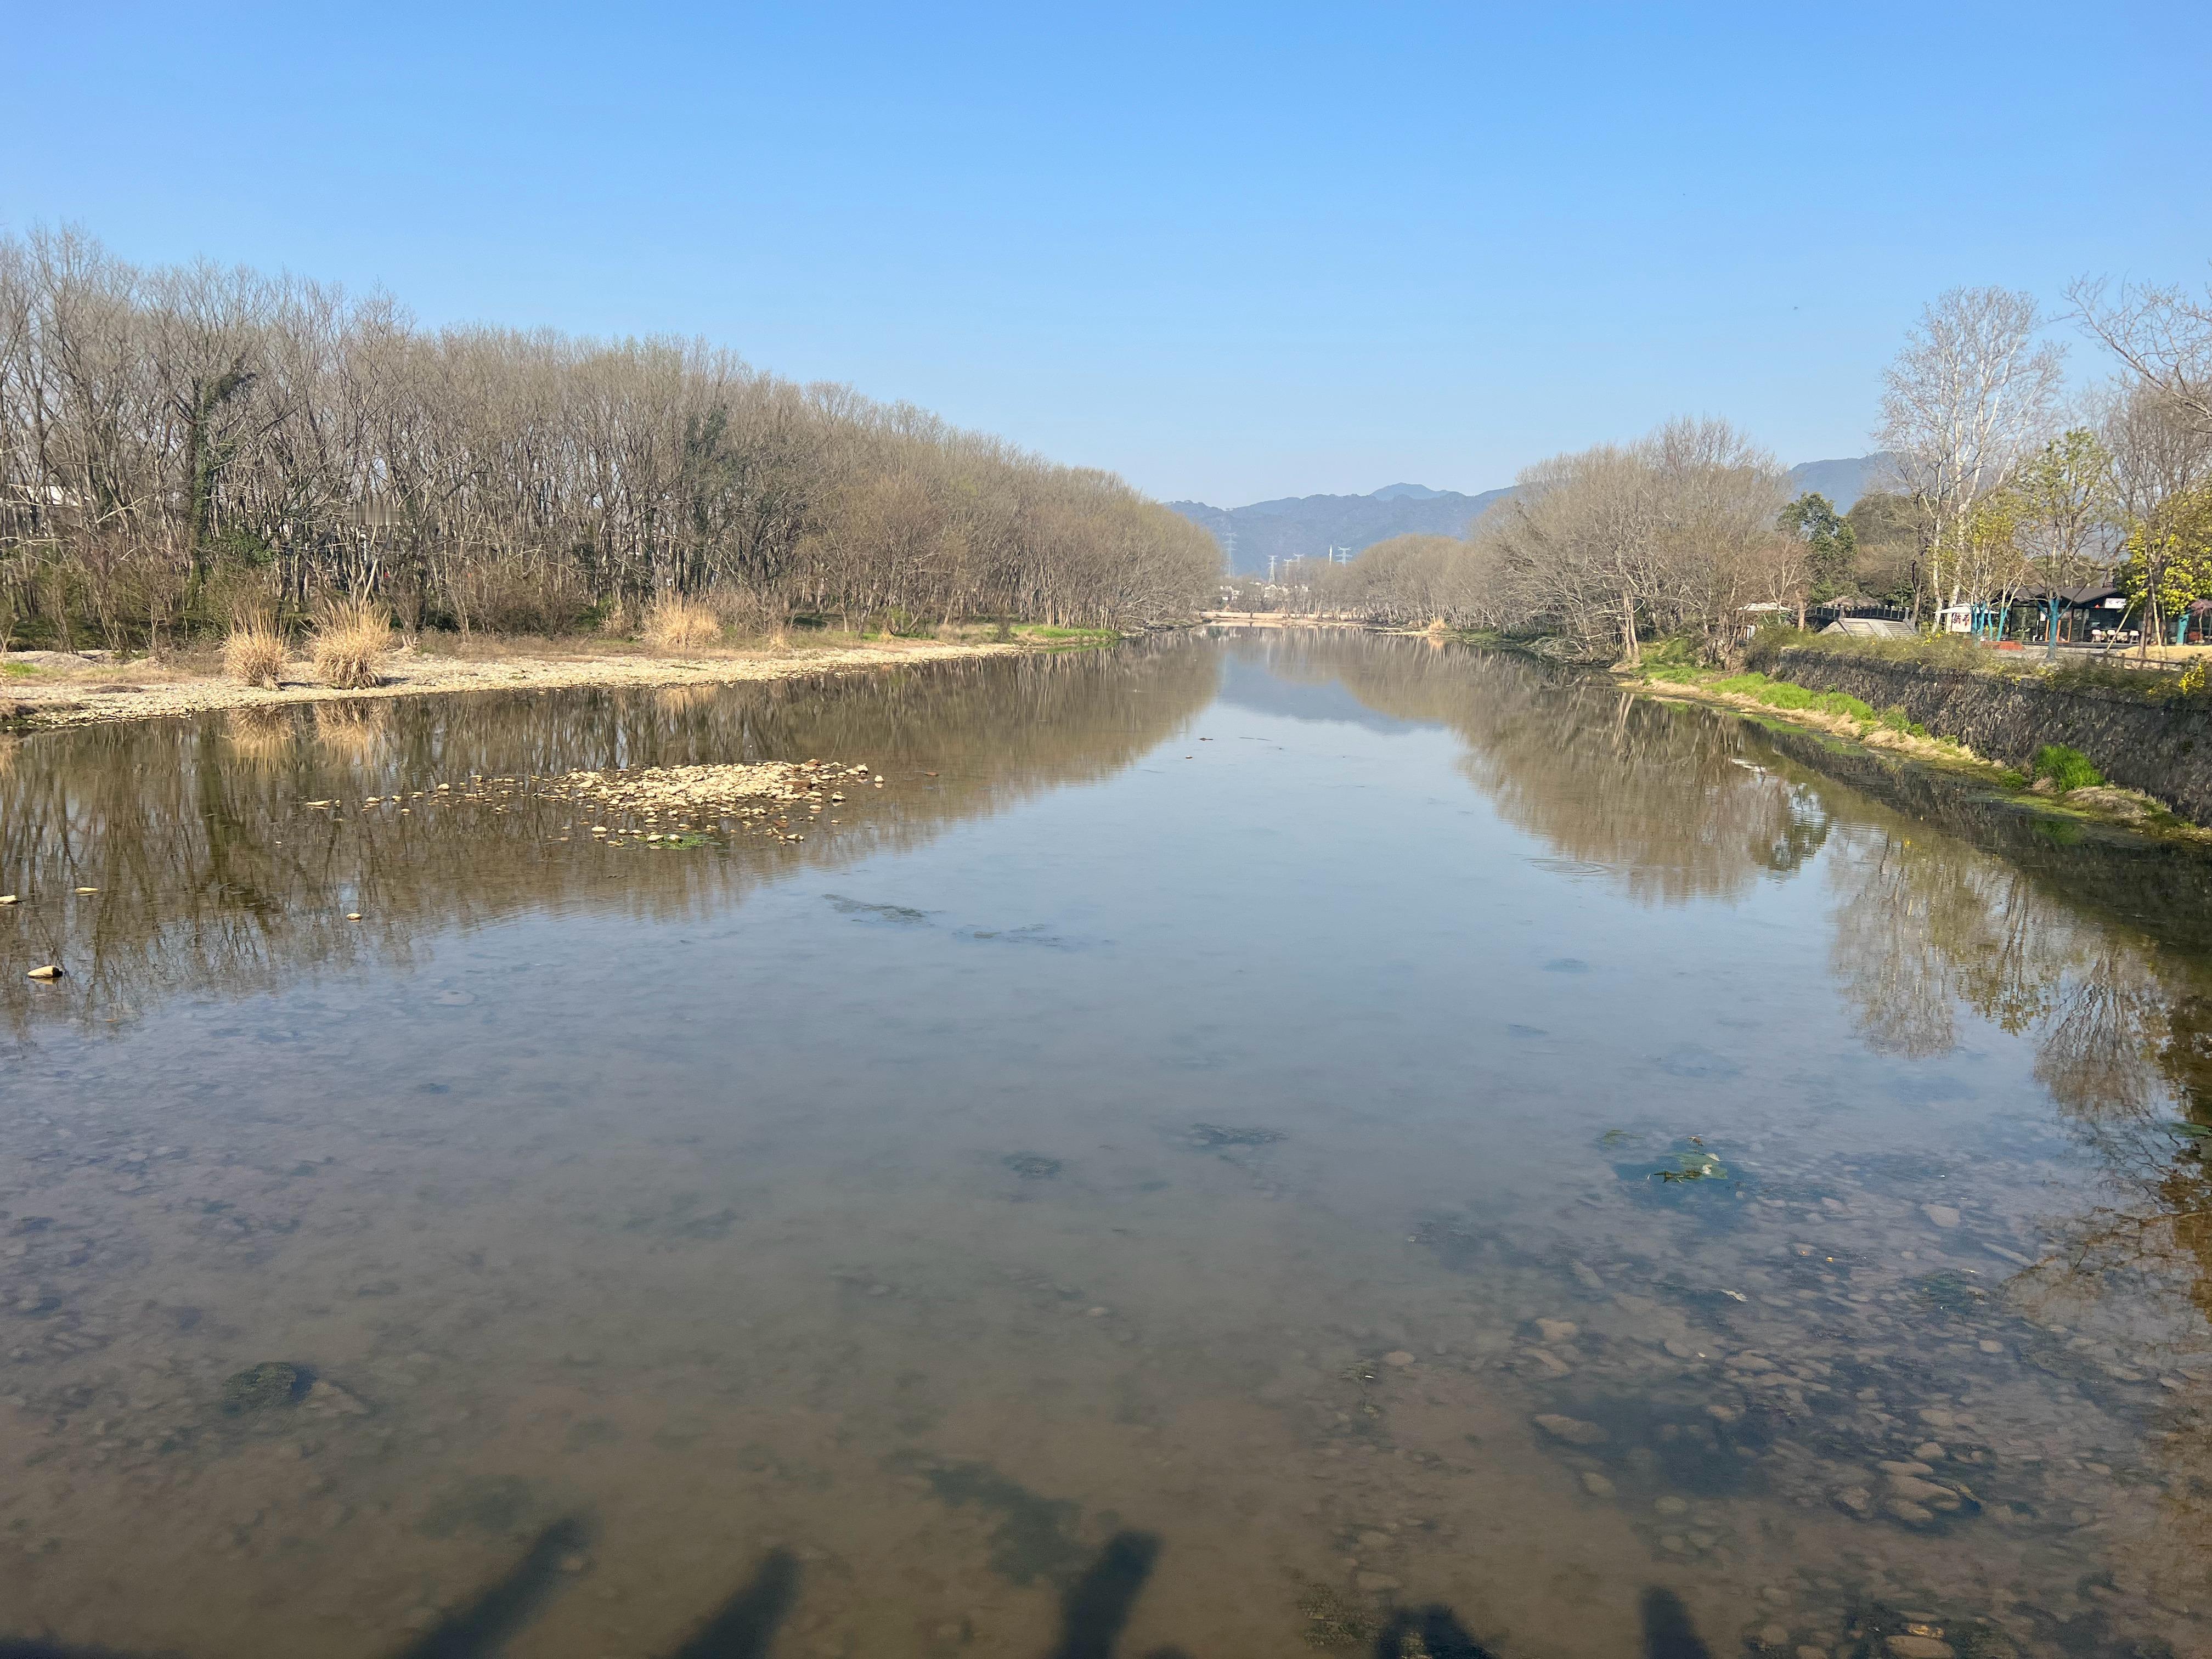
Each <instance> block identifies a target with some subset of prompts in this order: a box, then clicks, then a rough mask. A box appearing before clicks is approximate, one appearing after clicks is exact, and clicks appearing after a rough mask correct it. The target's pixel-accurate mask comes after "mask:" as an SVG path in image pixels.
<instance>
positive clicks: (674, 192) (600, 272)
mask: <svg viewBox="0 0 2212 1659" xmlns="http://www.w3.org/2000/svg"><path fill="white" fill-rule="evenodd" d="M0 59H3V60H4V68H5V76H4V81H0V85H4V86H5V88H6V101H7V104H8V106H9V108H8V119H7V125H8V137H7V140H6V143H5V149H4V157H5V159H4V160H0V224H4V225H5V226H6V227H7V228H14V229H20V228H25V227H26V226H27V225H29V224H31V223H33V222H58V221H70V222H76V223H80V224H82V225H83V226H85V227H86V228H88V229H90V230H92V231H93V232H94V233H95V234H98V235H100V237H102V238H103V239H105V240H106V241H108V242H109V243H110V244H111V245H112V246H113V247H115V248H116V249H117V250H118V252H122V253H124V254H125V255H126V256H128V257H130V258H136V259H141V260H148V261H156V260H167V259H176V258H188V257H191V256H193V255H196V254H201V253H204V254H207V255H210V256H212V257H214V258H218V259H221V260H223V261H226V262H229V261H240V262H245V263H249V264H257V265H263V266H268V267H287V268H289V269H292V270H298V271H301V272H303V273H307V274H310V275H313V276H321V277H326V278H331V279H336V280H338V281H342V282H343V283H346V284H347V285H348V286H349V287H355V288H360V287H368V286H371V285H375V284H381V285H383V286H384V287H386V288H387V289H390V290H392V292H393V293H394V294H396V295H398V296H399V297H400V298H401V299H402V300H404V301H406V302H407V303H408V304H409V305H410V307H412V308H413V310H414V311H415V313H416V315H417V316H418V317H419V318H421V319H422V320H424V321H425V322H428V323H434V324H435V323H444V322H452V321H471V320H489V321H497V322H502V323H510V324H517V325H554V326H557V327H560V328H563V329H568V330H573V331H583V332H589V333H599V334H624V333H633V332H650V331H674V332H678V333H684V334H695V333H696V334H702V335H705V336H708V337H710V338H713V339H714V340H716V341H719V342H722V343H727V344H730V345H732V346H734V347H736V348H737V349H739V350H741V351H742V352H744V355H745V356H747V357H749V358H750V360H751V361H753V362H756V363H757V364H759V365H761V366H763V367H764V368H770V369H774V370H775V371H777V372H779V373H781V374H787V375H790V376H793V377H794V378H798V379H802V380H814V379H823V380H843V381H847V382H849V383H851V384H852V385H854V386H857V387H859V388H860V390H862V391H864V392H868V393H870V394H872V395H873V396H877V397H880V398H908V399H910V400H912V401H914V402H915V403H919V404H924V405H926V406H927V407H929V408H931V409H933V410H938V411H939V412H940V413H942V414H944V415H945V416H948V417H949V418H951V419H952V420H954V421H956V422H959V423H961V424H963V425H966V426H972V427H976V428H984V429H987V430H989V431H994V432H998V433H1000V434H1003V435H1006V436H1008V437H1010V438H1012V439H1014V440H1016V441H1018V442H1020V443H1023V444H1025V445H1027V446H1029V447H1032V448H1035V449H1037V450H1040V451H1042V452H1043V453H1046V454H1048V455H1051V456H1053V457H1054V458H1056V459H1062V460H1067V461H1074V462H1080V463H1084V464H1087V465H1101V466H1106V467H1110V468H1113V469H1115V470H1116V471H1121V472H1122V473H1123V474H1125V475H1126V476H1127V477H1129V478H1130V479H1131V480H1132V481H1133V483H1136V484H1137V485H1139V487H1140V488H1142V489H1146V490H1148V491H1151V492H1152V493H1153V494H1155V495H1160V496H1163V497H1176V496H1183V495H1193V496H1197V497H1200V498H1201V499H1204V500H1207V501H1212V502H1214V503H1216V504H1218V505H1222V506H1233V505H1237V504H1238V503H1241V502H1243V501H1250V500H1254V499H1257V498H1261V497H1264V496H1269V495H1291V494H1297V495H1303V494H1308V493H1311V492H1316V491H1323V490H1328V491H1363V490H1367V489H1374V488H1376V487H1377V486H1379V485H1382V484H1384V483H1392V482H1395V481H1397V480H1400V479H1408V480H1412V481H1415V482H1419V483H1428V484H1431V485H1436V486H1438V487H1445V488H1456V489H1468V490H1474V489H1484V488H1486V487H1489V486H1492V485H1495V484H1500V483H1507V482H1509V481H1510V478H1511V477H1512V475H1513V473H1514V471H1515V470H1516V468H1518V467H1520V466H1522V465H1524V464H1526V463H1527V462H1528V461H1530V460H1533V459H1538V458H1540V457H1541V456H1543V455H1545V454H1547V453H1552V452H1554V451H1557V450H1559V449H1563V448H1571V447H1580V446H1583V445H1585V444H1589V443H1592V442H1595V441H1601V440H1603V439H1608V438H1617V437H1625V436H1629V435H1634V434H1636V433H1638V432H1639V431H1642V430H1644V428H1648V427H1650V425H1652V424H1653V423H1654V422H1657V421H1659V420H1661V419H1662V418H1664V417H1665V416H1668V415H1670V414H1674V413H1682V412H1688V413H1711V414H1722V415H1726V416H1729V417H1731V418H1733V419H1735V420H1736V421H1738V422H1741V423H1742V424H1743V425H1744V426H1746V427H1747V428H1749V429H1751V430H1752V431H1753V433H1754V434H1755V435H1758V436H1759V438H1761V439H1762V440H1763V441H1765V442H1766V443H1768V444H1769V445H1770V446H1771V447H1773V448H1774V449H1775V450H1776V451H1778V453H1780V454H1781V456H1782V457H1783V459H1784V460H1792V461H1794V460H1803V459H1814V458H1819V457H1825V456H1832V455H1849V454H1857V453H1861V452H1863V450H1864V449H1865V448H1867V447H1869V446H1868V442H1867V432H1868V428H1869V426H1870V425H1871V423H1872V422H1873V421H1874V419H1875V399H1876V389H1877V376H1878V374H1879V372H1880V369H1881V365H1882V363H1883V362H1885V361H1886V360H1887V358H1888V356H1890V355H1891V353H1892V352H1893V350H1894V349H1895V348H1896V346H1897V343H1898V342H1899V337H1900V336H1901V335H1902V333H1903V331H1904V330H1905V327H1906V326H1907V325H1909V323H1910V322H1911V319H1912V318H1913V316H1914V315H1915V313H1917V310H1918V307H1920V305H1921V304H1922V302H1923V301H1925V300H1926V299H1927V298H1929V296H1931V295H1934V294H1936V292H1938V291H1940V290H1941V289H1945V288H1948V287H1952V286H1954V285H1958V284H1961V283H2003V284H2006V285H2008V286H2011V287H2018V288H2025V289H2030V290H2032V291H2033V292H2034V293H2036V294H2037V295H2039V296H2040V297H2042V298H2043V299H2044V300H2045V301H2046V302H2055V301H2057V300H2058V296H2059V290H2060V289H2061V287H2062V286H2063V283H2065V282H2066V281H2067V280H2068V279H2069V277H2071V276H2075V275H2077V274H2080V273H2082V272H2090V271H2110V272H2125V273H2132V274H2134V275H2136V276H2149V277H2154V278H2157V279H2160V280H2187V281H2191V282H2198V283H2201V282H2202V281H2203V280H2204V279H2205V277H2206V276H2208V274H2212V270H2208V266H2207V263H2206V261H2207V259H2208V257H2212V118H2208V117H2212V93H2208V87H2212V6H2208V5H2205V4H2203V0H2197V3H2194V4H2185V3H2171V4H2167V3H2158V4H2150V3H2142V4H2130V3H2125V0H2123V3H2119V4H2116V5H2112V6H2108V7H2104V8H2092V9H2084V8H2081V7H2080V6H2079V5H2069V6H2066V7H2058V6H2051V5H2045V4H2039V3H2025V4H2011V5H1991V6H1972V7H1969V6H1949V5H1942V4H1925V3H1923V4H1913V5H1887V4H1876V5H1867V4H1856V5H1845V6H1832V7H1827V8H1819V9H1816V8H1812V7H1805V6H1796V5H1787V4H1784V5H1775V4H1771V3H1767V4H1761V5H1758V6H1749V5H1741V6H1723V5H1707V6H1696V7H1686V6H1661V5H1637V6H1620V7H1595V6H1557V7H1553V6H1538V5H1528V4H1517V5H1513V6H1494V7H1493V6H1479V5H1473V4H1466V5H1457V6H1436V7H1428V6H1389V5H1368V6H1350V5H1341V4H1339V5H1330V6H1300V5H1296V4H1289V3H1281V4H1275V5H1268V6H1256V5H1255V6H1249V7H1237V6H1228V5H1188V6H1176V7H1150V6H1138V5H1127V4H1116V5H1111V6H1097V7H1093V8H1084V9H1077V8H1070V7H1062V6H1054V5H1048V4H1045V5H1040V4H1036V3H1030V4H1024V5H1020V6H1007V7H1003V8H994V7H983V6H932V5H917V4H914V3H910V0H909V3H903V4H899V5H896V6H854V5H837V4H816V5H799V4H792V5H783V6H772V7H763V6H749V5H744V4H736V3H721V4H651V3H629V4H622V5H617V4H596V5H592V6H577V5H566V4H559V3H544V4H538V5H531V6H512V7H509V6H495V5H482V4H470V3H465V0H454V3H448V4H445V5H441V6H423V5H416V4H413V3H396V4H383V5H377V6H345V7H338V6H321V5H313V4H307V5H302V4H300V3H297V0H293V3H287V4H283V5H267V6H261V5H255V6H247V5H235V4H222V3H213V0H210V3H197V4H185V5H179V4H177V3H175V0H165V3H161V4H138V3H117V0H76V3H53V0H36V3H27V0H0ZM2075 357H2076V359H2077V361H2078V362H2079V363H2080V366H2081V368H2083V369H2084V370H2086V369H2087V368H2090V367H2091V366H2092V365H2091V362H2090V361H2089V352H2088V349H2087V347H2086V346H2081V345H2077V346H2076V347H2075Z"/></svg>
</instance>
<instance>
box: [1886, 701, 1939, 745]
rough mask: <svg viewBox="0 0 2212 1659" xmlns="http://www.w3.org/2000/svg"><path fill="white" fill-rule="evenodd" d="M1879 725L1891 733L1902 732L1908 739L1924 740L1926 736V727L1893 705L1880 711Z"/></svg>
mask: <svg viewBox="0 0 2212 1659" xmlns="http://www.w3.org/2000/svg"><path fill="white" fill-rule="evenodd" d="M1881 723H1882V724H1883V725H1884V726H1887V727H1888V728H1889V729H1890V730H1891V731H1893V732H1902V733H1904V735H1905V736H1906V737H1908V738H1924V737H1926V736H1927V735H1928V728H1927V727H1926V726H1923V725H1922V724H1921V723H1920V722H1919V721H1918V720H1915V719H1913V718H1912V716H1911V715H1910V714H1906V713H1905V710H1904V709H1903V708H1899V707H1898V706H1897V705H1895V704H1893V705H1891V706H1890V707H1889V708H1885V709H1883V710H1882V711H1881Z"/></svg>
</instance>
